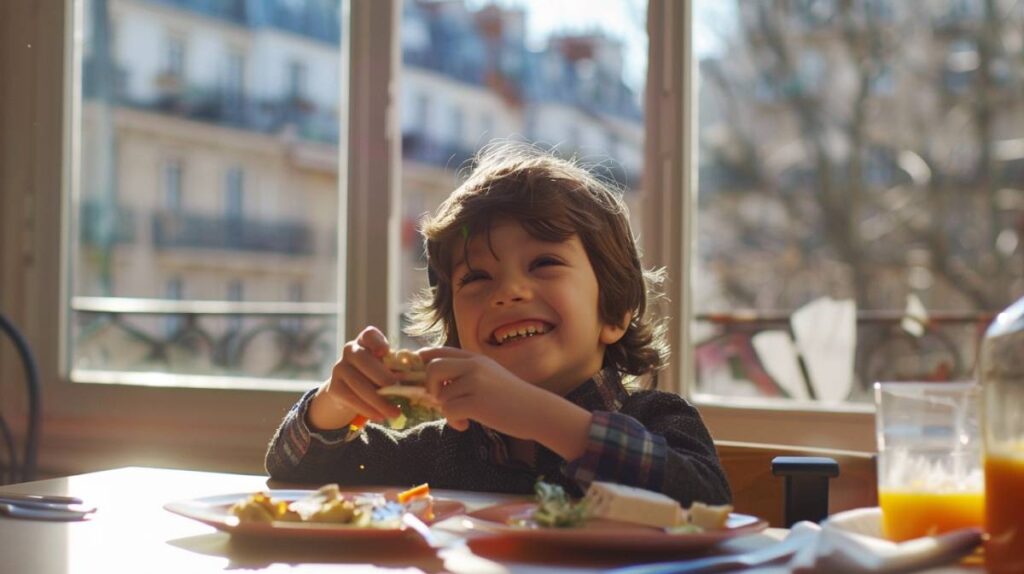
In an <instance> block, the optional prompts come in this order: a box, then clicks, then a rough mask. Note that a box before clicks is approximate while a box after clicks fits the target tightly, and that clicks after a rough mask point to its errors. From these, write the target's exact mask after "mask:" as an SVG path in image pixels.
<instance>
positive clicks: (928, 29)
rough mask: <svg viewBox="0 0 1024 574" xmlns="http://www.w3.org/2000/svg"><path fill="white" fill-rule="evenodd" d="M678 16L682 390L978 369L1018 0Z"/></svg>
mask: <svg viewBox="0 0 1024 574" xmlns="http://www.w3.org/2000/svg"><path fill="white" fill-rule="evenodd" d="M693 25H694V39H695V46H694V59H695V62H694V65H695V72H696V73H697V74H698V75H699V83H698V86H699V89H698V91H697V92H696V93H697V102H696V103H697V106H698V108H697V109H698V111H697V112H696V124H697V126H698V128H697V134H696V135H697V142H698V143H697V149H698V158H699V159H698V161H697V164H696V166H697V167H696V169H697V171H698V173H697V176H698V181H699V186H698V190H697V201H696V205H697V206H698V207H697V210H696V214H695V217H696V221H697V224H696V242H695V249H694V252H693V254H692V255H693V256H692V258H691V259H690V260H691V262H692V265H693V266H694V270H693V277H694V278H695V280H694V283H693V286H692V287H693V292H692V298H693V308H694V311H695V315H694V323H693V333H694V336H693V340H694V345H695V349H694V359H695V360H694V367H695V369H694V375H695V379H696V385H695V389H694V391H695V392H696V393H697V397H698V398H701V399H703V400H708V401H713V400H716V399H721V398H726V399H728V401H732V404H738V403H739V402H743V401H741V400H740V401H738V399H737V398H738V397H746V398H749V399H751V401H747V404H751V403H752V402H761V403H765V404H767V403H771V402H773V401H791V400H800V401H804V402H806V403H808V404H810V403H815V402H816V403H825V404H827V405H837V404H840V403H847V404H857V403H860V404H865V403H869V402H870V400H871V394H870V389H871V385H872V383H874V382H875V381H881V380H950V379H967V378H971V377H973V375H974V372H975V365H976V362H977V357H976V355H975V350H976V344H977V342H978V340H979V336H980V334H981V332H982V330H983V328H984V327H985V326H986V325H987V323H988V322H989V321H990V320H991V318H992V313H993V312H994V311H997V310H999V309H1001V308H1003V307H1005V306H1006V305H1007V304H1008V303H1009V302H1011V301H1012V300H1013V299H1015V298H1016V297H1018V296H1019V295H1020V294H1021V292H1022V290H1024V247H1022V245H1021V241H1020V240H1021V234H1022V233H1024V5H1022V4H1021V3H1020V2H1014V1H999V0H996V1H993V2H983V1H980V0H978V1H970V2H929V1H925V0H920V1H895V0H893V1H881V0H860V1H854V2H827V1H815V0H801V1H776V0H749V1H738V2H720V1H718V0H696V1H695V2H694V24H693ZM726 404H728V402H727V403H726Z"/></svg>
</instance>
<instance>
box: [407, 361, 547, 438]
mask: <svg viewBox="0 0 1024 574" xmlns="http://www.w3.org/2000/svg"><path fill="white" fill-rule="evenodd" d="M418 352H419V355H420V357H422V358H423V362H424V363H426V365H427V377H426V382H425V383H424V384H425V385H426V387H427V392H428V393H430V395H431V396H433V397H435V398H437V400H438V402H440V403H441V412H442V413H443V414H444V415H445V417H447V419H448V425H449V426H451V427H452V428H454V429H456V430H459V431H462V430H466V428H468V427H469V422H468V421H469V419H472V420H475V421H477V422H479V423H480V424H482V425H485V426H487V427H490V428H492V429H494V430H496V431H498V432H502V433H505V434H507V435H509V436H513V437H516V438H521V439H528V440H533V439H535V438H536V437H534V436H533V434H534V431H535V429H536V422H537V421H534V420H533V418H534V417H533V416H531V415H532V413H534V412H536V410H535V408H534V407H536V406H537V405H538V404H540V403H545V402H550V401H553V400H555V401H564V399H562V397H559V396H558V395H555V394H554V393H551V392H549V391H546V390H544V389H541V388H540V387H537V386H534V385H531V384H530V383H528V382H526V381H524V380H522V379H520V378H519V377H518V376H516V375H514V374H513V373H512V372H510V371H509V370H508V369H506V368H505V367H502V366H501V365H499V364H498V363H497V362H496V361H494V360H493V359H491V358H489V357H486V356H484V355H480V354H478V353H473V352H471V351H466V350H463V349H458V348H453V347H435V348H427V349H421V350H419V351H418Z"/></svg>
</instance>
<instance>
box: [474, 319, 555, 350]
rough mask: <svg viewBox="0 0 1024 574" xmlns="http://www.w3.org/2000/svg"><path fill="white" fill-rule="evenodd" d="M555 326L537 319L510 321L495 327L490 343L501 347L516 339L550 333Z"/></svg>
mask: <svg viewBox="0 0 1024 574" xmlns="http://www.w3.org/2000/svg"><path fill="white" fill-rule="evenodd" d="M554 328H555V326H554V325H552V324H550V323H545V322H544V321H539V320H536V319H530V320H528V321H517V322H515V323H509V324H508V325H502V326H501V327H498V328H497V329H495V330H494V332H493V333H491V340H490V343H491V344H492V345H497V346H499V347H500V346H501V345H505V344H508V343H513V342H515V341H522V340H525V339H528V338H530V337H536V336H538V335H544V334H546V333H550V332H551V330H552V329H554Z"/></svg>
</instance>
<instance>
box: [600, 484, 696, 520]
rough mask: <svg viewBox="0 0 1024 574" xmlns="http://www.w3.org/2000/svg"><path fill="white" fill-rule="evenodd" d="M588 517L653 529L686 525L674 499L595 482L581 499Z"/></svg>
mask: <svg viewBox="0 0 1024 574" xmlns="http://www.w3.org/2000/svg"><path fill="white" fill-rule="evenodd" d="M583 501H584V503H585V504H587V506H588V509H589V513H590V516H592V517H594V518H604V519H607V520H618V521H620V522H631V523H633V524H643V525H646V526H654V527H656V528H668V527H671V526H678V525H680V524H683V523H684V522H686V511H685V510H683V508H682V507H681V506H679V503H678V502H676V500H675V499H674V498H670V497H668V496H665V495H664V494H662V493H660V492H653V491H650V490H644V489H642V488H637V487H635V486H626V485H625V484H614V483H611V482H594V483H592V484H591V485H590V489H589V490H587V495H586V497H584V499H583Z"/></svg>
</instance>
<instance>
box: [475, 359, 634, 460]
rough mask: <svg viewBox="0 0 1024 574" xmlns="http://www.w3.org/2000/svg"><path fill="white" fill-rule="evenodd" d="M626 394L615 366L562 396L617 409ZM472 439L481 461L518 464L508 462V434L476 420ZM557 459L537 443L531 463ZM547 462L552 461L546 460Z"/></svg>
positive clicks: (580, 403) (591, 408)
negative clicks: (535, 453) (474, 441)
mask: <svg viewBox="0 0 1024 574" xmlns="http://www.w3.org/2000/svg"><path fill="white" fill-rule="evenodd" d="M627 396H628V393H627V392H626V388H625V387H624V386H622V376H621V375H620V374H619V372H618V371H616V370H615V369H603V370H601V371H599V372H598V373H597V374H596V375H594V377H593V378H591V379H587V380H586V381H584V382H583V383H581V384H580V386H578V387H576V388H575V389H573V390H572V391H570V392H569V394H567V395H566V396H565V398H566V400H568V401H569V402H571V403H573V404H575V405H578V406H580V407H583V408H584V409H586V410H588V411H590V412H594V411H612V412H614V411H618V410H619V409H621V408H622V403H623V402H625V400H626V397H627ZM471 428H472V429H473V433H474V438H475V439H476V443H477V451H478V453H479V455H480V458H481V459H482V460H485V461H487V462H491V463H493V464H497V465H499V466H521V465H520V463H519V461H512V460H511V458H510V455H509V445H508V439H509V437H508V435H504V434H502V433H499V432H498V431H496V430H493V429H489V428H487V427H485V426H483V425H481V424H478V423H476V422H474V423H472V425H471ZM552 457H554V459H557V461H558V462H559V463H560V462H561V459H560V458H559V457H558V455H555V454H554V453H552V452H551V451H549V450H548V449H546V448H543V447H541V446H539V445H538V452H537V456H536V457H535V459H536V460H535V462H537V466H538V467H539V466H542V464H543V462H544V461H546V459H549V458H552ZM547 462H554V460H553V461H547Z"/></svg>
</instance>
